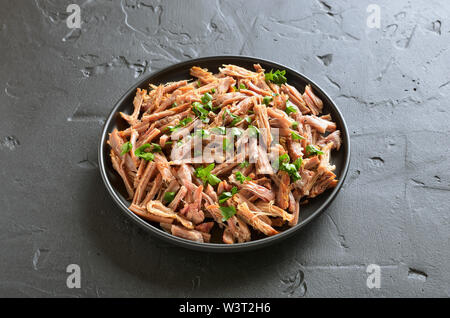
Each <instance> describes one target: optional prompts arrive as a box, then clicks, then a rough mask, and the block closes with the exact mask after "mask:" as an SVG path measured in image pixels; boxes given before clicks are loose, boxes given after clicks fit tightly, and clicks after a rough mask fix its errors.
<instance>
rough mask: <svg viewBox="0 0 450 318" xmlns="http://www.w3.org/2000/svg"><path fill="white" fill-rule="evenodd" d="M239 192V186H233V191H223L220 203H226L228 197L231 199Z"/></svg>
mask: <svg viewBox="0 0 450 318" xmlns="http://www.w3.org/2000/svg"><path fill="white" fill-rule="evenodd" d="M237 192H238V188H237V187H233V188H232V189H231V192H222V193H221V194H220V196H219V203H224V202H225V201H227V200H228V199H230V198H231V197H232V196H233V195H235V194H236V193H237Z"/></svg>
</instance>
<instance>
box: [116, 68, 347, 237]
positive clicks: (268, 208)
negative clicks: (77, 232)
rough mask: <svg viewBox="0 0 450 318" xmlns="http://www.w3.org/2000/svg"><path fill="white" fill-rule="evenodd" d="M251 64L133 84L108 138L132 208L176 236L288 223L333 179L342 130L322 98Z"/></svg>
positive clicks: (253, 230)
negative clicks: (145, 85)
mask: <svg viewBox="0 0 450 318" xmlns="http://www.w3.org/2000/svg"><path fill="white" fill-rule="evenodd" d="M254 68H255V71H251V70H248V69H245V68H243V67H240V66H236V65H223V67H221V68H219V73H217V74H214V73H212V72H210V71H209V70H207V69H204V68H201V67H192V68H191V70H190V74H191V76H193V77H194V78H195V79H194V80H181V81H178V82H171V83H166V84H164V83H161V84H160V85H153V84H151V85H150V86H149V88H148V90H147V89H141V88H138V89H137V92H136V96H135V98H134V100H133V105H130V113H129V114H125V113H120V116H121V118H122V119H123V120H124V123H125V125H126V128H125V129H123V130H121V131H118V130H117V129H115V130H114V131H113V132H111V133H110V135H109V140H108V144H109V145H110V147H111V151H110V156H111V164H112V166H113V168H114V169H115V170H116V171H117V173H118V176H119V177H120V178H121V179H122V181H123V184H124V188H125V191H126V194H127V196H128V198H129V199H130V207H129V209H130V210H131V211H132V212H134V213H135V214H136V215H138V216H139V217H141V218H143V219H145V220H147V221H149V222H153V223H158V224H159V226H160V227H161V228H162V229H163V230H165V231H167V232H168V233H170V234H172V235H174V236H178V237H180V238H183V239H187V240H192V241H195V242H199V243H207V242H211V239H212V237H213V236H214V235H212V233H215V232H219V235H215V236H214V237H218V238H220V240H221V241H219V242H216V241H215V242H214V243H225V244H236V243H243V242H247V241H251V240H253V239H257V238H260V237H263V236H272V235H276V234H278V233H279V232H282V231H283V230H285V229H286V228H288V227H292V226H295V225H296V224H297V223H298V222H299V220H301V218H302V214H301V212H300V205H303V204H305V203H306V202H307V201H308V200H311V199H312V198H314V197H317V196H318V195H320V194H322V193H323V192H325V191H326V190H327V189H329V188H333V187H335V186H336V185H337V182H338V181H337V179H336V175H335V174H334V172H333V170H334V169H335V167H334V165H332V163H331V161H330V160H331V154H332V151H338V150H339V148H340V147H341V145H342V141H341V132H340V131H339V130H338V129H337V126H336V123H334V122H333V119H332V118H331V116H330V115H329V114H322V111H323V109H324V105H323V102H322V101H321V100H320V98H319V97H318V96H317V95H315V93H314V91H313V89H312V87H311V86H310V85H307V86H306V87H304V93H303V94H302V93H300V91H299V88H296V87H294V86H291V85H289V84H288V83H287V80H286V78H284V80H283V77H281V76H280V77H277V76H275V77H273V74H272V71H271V72H270V74H269V73H265V70H264V69H263V68H261V66H260V65H254ZM275 75H277V73H275ZM282 75H284V73H283V74H282ZM271 76H272V77H271ZM274 78H275V79H274ZM280 78H281V80H280ZM199 127H200V128H199ZM230 132H231V134H230ZM258 140H259V142H258ZM199 150H200V152H199ZM241 151H242V152H241Z"/></svg>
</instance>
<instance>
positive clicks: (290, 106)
mask: <svg viewBox="0 0 450 318" xmlns="http://www.w3.org/2000/svg"><path fill="white" fill-rule="evenodd" d="M285 112H286V114H288V115H289V114H291V113H298V108H297V106H295V105H294V104H292V103H291V102H290V101H289V99H288V100H287V101H286V109H285Z"/></svg>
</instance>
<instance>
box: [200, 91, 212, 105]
mask: <svg viewBox="0 0 450 318" xmlns="http://www.w3.org/2000/svg"><path fill="white" fill-rule="evenodd" d="M212 99H213V97H212V96H211V94H210V93H205V94H204V95H203V96H202V98H201V100H202V103H203V104H206V103H207V102H209V101H212Z"/></svg>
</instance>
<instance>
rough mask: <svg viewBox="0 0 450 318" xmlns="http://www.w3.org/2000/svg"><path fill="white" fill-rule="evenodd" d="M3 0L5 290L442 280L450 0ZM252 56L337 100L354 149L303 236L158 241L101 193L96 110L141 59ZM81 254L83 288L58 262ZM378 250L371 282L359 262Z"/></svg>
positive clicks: (349, 291) (337, 287)
mask: <svg viewBox="0 0 450 318" xmlns="http://www.w3.org/2000/svg"><path fill="white" fill-rule="evenodd" d="M69 3H71V2H69V1H56V0H55V1H42V0H36V1H26V2H25V1H12V0H11V1H2V2H1V5H0V6H1V10H0V17H1V19H0V43H1V50H0V60H1V61H2V63H0V79H1V81H0V83H1V85H2V90H1V92H0V107H1V111H2V117H1V124H0V160H1V163H2V168H1V170H0V172H1V175H0V176H1V179H2V186H1V197H0V207H1V212H0V227H1V228H0V249H1V251H2V252H1V254H0V296H82V297H85V296H89V297H96V296H100V297H101V296H138V297H141V296H182V297H190V296H191V297H195V296H216V297H217V296H219V297H220V296H255V297H259V296H274V297H282V296H287V297H300V296H309V297H313V296H359V297H376V296H408V297H415V296H441V297H443V296H445V297H448V296H450V265H449V260H450V250H449V238H450V227H449V218H450V217H449V206H450V195H449V191H450V172H449V171H450V162H449V160H448V158H449V156H450V133H449V132H450V130H449V122H450V113H449V111H448V109H449V107H448V98H449V95H450V84H449V82H450V76H449V74H450V63H449V62H450V51H449V50H448V49H449V39H450V33H449V32H450V28H449V25H448V24H447V23H448V21H447V20H448V16H449V13H450V5H449V4H448V3H446V2H444V1H442V3H439V2H437V1H436V2H431V1H414V2H413V1H409V2H406V1H396V2H395V4H394V3H392V1H382V2H378V3H379V4H380V6H381V28H380V29H370V28H368V27H367V26H366V18H367V16H368V13H367V12H366V8H367V6H368V4H370V1H352V2H351V3H349V2H347V1H346V2H345V3H344V2H335V1H326V2H323V1H312V2H306V1H304V2H302V1H291V2H282V3H280V4H277V5H276V6H274V5H273V1H248V0H247V1H239V2H238V1H227V2H220V1H219V2H214V1H170V2H169V1H167V2H163V3H160V4H158V3H154V2H152V1H149V0H147V1H140V2H136V1H122V2H119V1H106V0H104V1H85V2H84V3H81V2H77V3H79V4H80V5H81V15H82V28H81V30H76V31H70V30H69V29H68V28H67V26H66V23H65V19H66V17H67V14H66V13H65V9H66V6H67V5H68V4H69ZM215 54H245V55H254V56H259V57H262V58H268V59H271V60H275V61H278V62H280V63H282V64H286V65H290V66H292V67H293V68H295V69H297V70H299V71H300V72H303V73H304V74H306V75H308V76H310V77H311V78H312V79H313V80H315V81H316V82H317V83H318V84H319V85H321V86H322V87H323V88H324V89H326V90H327V91H328V93H329V94H330V95H331V97H333V98H334V99H335V101H336V102H337V103H338V105H339V107H340V109H341V110H342V112H343V114H344V116H345V118H346V120H347V123H348V124H349V126H350V129H351V133H352V136H351V137H352V164H351V168H350V171H349V175H348V179H347V182H346V184H345V185H344V188H343V190H342V191H341V192H340V194H339V195H338V197H337V199H336V200H335V201H334V203H333V204H332V205H331V206H330V207H329V208H328V209H327V211H326V212H325V213H324V214H322V216H320V217H319V218H318V219H317V220H316V221H314V222H313V223H312V224H310V225H309V226H307V228H305V230H304V231H302V233H300V235H297V236H295V237H294V238H291V239H288V240H287V241H284V242H283V243H282V244H281V245H277V246H274V247H269V248H268V249H264V250H260V251H256V252H250V253H248V254H234V255H233V254H232V255H220V254H204V253H199V252H193V251H189V250H184V249H181V248H177V247H174V246H172V245H167V244H166V243H162V242H160V241H158V240H156V239H154V238H153V237H151V236H150V235H149V234H147V233H145V232H144V231H142V230H141V229H139V228H138V227H137V226H135V225H134V224H132V223H131V222H130V221H129V220H128V219H127V218H126V216H125V215H124V214H123V213H122V212H121V211H119V209H118V208H116V207H115V206H114V204H113V203H112V200H111V199H110V197H109V196H108V194H107V192H106V190H105V188H104V186H103V184H102V182H101V179H100V176H99V173H98V171H97V163H96V161H97V159H96V149H97V144H98V138H99V134H100V131H101V126H102V121H103V120H104V119H105V117H106V115H107V114H108V112H109V111H110V109H111V107H112V105H113V104H114V102H115V101H116V100H117V99H118V98H119V97H120V96H121V94H122V93H123V92H125V91H126V89H127V88H128V87H129V86H131V85H132V84H133V83H134V82H135V81H137V78H138V77H140V76H142V74H148V73H149V72H152V71H155V70H158V69H161V68H163V67H165V66H167V65H170V64H172V63H175V62H178V61H182V60H186V59H189V58H194V57H200V56H207V55H215ZM71 263H75V264H79V265H80V266H81V271H82V279H81V289H68V288H67V287H66V278H67V275H68V274H67V273H66V266H67V265H68V264H71ZM371 263H375V264H378V265H380V266H381V288H380V289H368V288H367V287H366V278H367V274H366V267H367V265H369V264H371Z"/></svg>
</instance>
